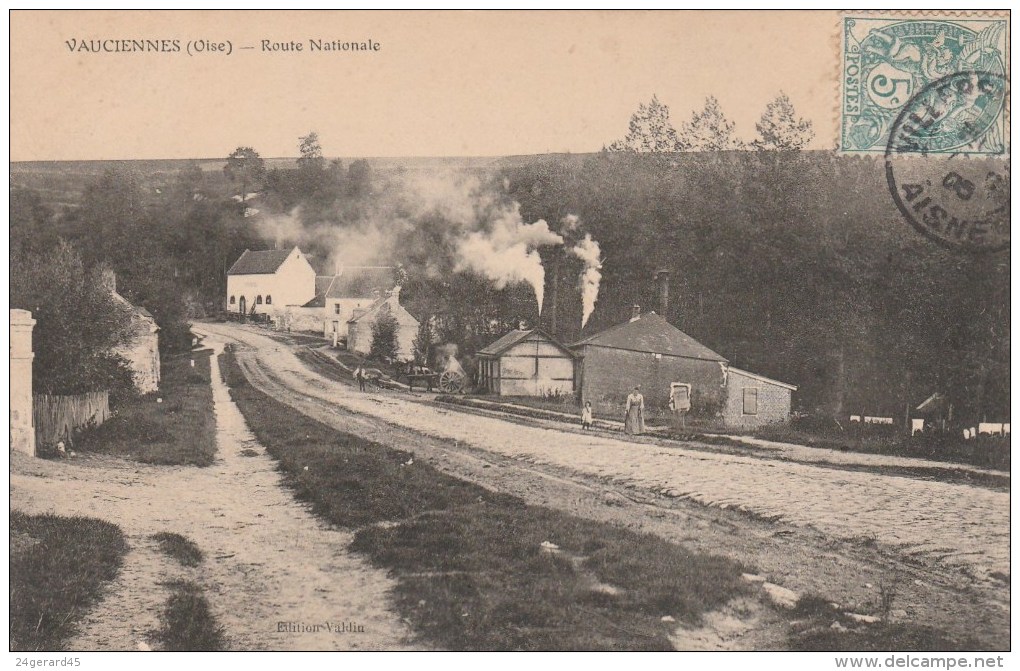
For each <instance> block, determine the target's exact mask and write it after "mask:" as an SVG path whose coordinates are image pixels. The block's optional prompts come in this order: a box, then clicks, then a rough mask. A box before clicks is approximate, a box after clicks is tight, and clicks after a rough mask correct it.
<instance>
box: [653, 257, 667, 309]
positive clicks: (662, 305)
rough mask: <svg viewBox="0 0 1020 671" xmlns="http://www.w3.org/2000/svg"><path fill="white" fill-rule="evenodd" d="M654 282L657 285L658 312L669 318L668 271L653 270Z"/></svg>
mask: <svg viewBox="0 0 1020 671" xmlns="http://www.w3.org/2000/svg"><path fill="white" fill-rule="evenodd" d="M655 282H656V284H657V285H658V287H659V314H660V315H662V316H663V318H665V319H669V271H668V270H665V269H663V270H657V271H655Z"/></svg>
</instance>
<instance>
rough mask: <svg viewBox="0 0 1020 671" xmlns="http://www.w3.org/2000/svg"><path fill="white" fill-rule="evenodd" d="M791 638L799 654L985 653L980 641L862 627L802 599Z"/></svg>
mask: <svg viewBox="0 0 1020 671" xmlns="http://www.w3.org/2000/svg"><path fill="white" fill-rule="evenodd" d="M794 615H795V616H797V620H796V622H797V623H798V624H797V626H795V627H794V628H793V629H792V631H791V633H790V637H789V643H790V649H791V650H795V651H798V652H835V651H846V652H890V651H904V650H909V651H911V652H947V651H973V650H983V649H986V646H983V645H982V644H981V643H980V642H979V641H978V640H977V639H974V638H972V637H969V636H959V635H953V634H950V633H949V632H947V631H945V630H942V629H938V628H935V627H930V626H927V625H918V624H915V623H912V622H890V621H888V619H882V620H879V621H878V622H872V623H866V622H864V623H862V622H859V621H856V620H855V619H854V618H852V617H850V616H849V615H848V614H847V613H845V612H841V611H837V610H834V609H833V608H832V607H831V606H830V605H829V602H828V600H827V599H823V598H821V597H818V596H814V595H805V596H803V597H801V599H800V601H799V602H798V604H797V608H796V610H795V611H794Z"/></svg>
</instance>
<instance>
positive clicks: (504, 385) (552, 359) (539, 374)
mask: <svg viewBox="0 0 1020 671" xmlns="http://www.w3.org/2000/svg"><path fill="white" fill-rule="evenodd" d="M574 361H575V356H574V354H573V352H571V351H570V350H569V349H568V348H567V346H566V345H564V344H563V343H561V342H560V341H558V340H556V338H554V337H552V336H551V335H549V334H548V333H546V332H545V331H543V330H541V329H530V330H520V329H519V330H514V331H511V332H510V333H507V334H506V335H505V336H503V337H502V338H500V339H499V340H497V341H496V342H494V343H492V344H491V345H489V346H487V347H485V348H483V349H481V350H479V351H478V384H479V385H480V386H481V387H483V388H485V389H487V390H488V391H490V392H492V393H494V394H500V395H502V396H560V395H564V394H573V393H574V390H575V386H574Z"/></svg>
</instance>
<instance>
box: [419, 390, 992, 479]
mask: <svg viewBox="0 0 1020 671" xmlns="http://www.w3.org/2000/svg"><path fill="white" fill-rule="evenodd" d="M435 401H436V402H437V403H445V404H448V405H457V406H462V407H468V408H479V409H482V410H499V411H500V412H504V413H506V414H508V415H516V416H519V417H528V418H532V419H551V420H556V421H564V420H566V419H567V418H565V417H563V416H562V415H564V414H567V415H571V414H577V415H578V420H577V421H578V422H579V421H580V414H579V410H578V408H577V404H576V401H574V398H573V396H572V395H564V396H559V397H545V398H543V397H527V396H492V395H484V394H482V395H478V394H475V395H470V394H469V395H464V396H454V395H450V394H441V395H439V396H436V398H435ZM493 406H501V407H493ZM616 414H619V413H618V412H617V413H616ZM602 419H617V420H620V419H622V418H620V417H615V416H614V415H613V413H612V412H610V413H608V414H607V413H606V412H599V411H598V409H596V412H595V422H596V426H598V424H599V420H602ZM668 423H669V419H668V418H665V417H664V416H663V417H660V418H659V420H658V421H656V420H655V419H654V418H652V417H650V418H649V420H648V421H647V424H648V425H649V426H662V427H663V428H662V430H660V431H658V432H656V433H655V434H654V436H655V437H656V438H663V439H667V440H671V441H677V442H682V443H700V444H703V445H712V446H714V447H719V448H726V449H733V450H736V451H738V453H753V452H755V451H757V452H767V448H762V447H756V446H754V445H752V444H750V443H745V442H743V441H740V440H737V439H735V438H730V437H729V436H728V435H719V434H747V435H750V436H754V437H756V438H762V439H765V440H773V441H776V442H783V443H791V444H795V445H802V446H804V447H816V448H824V449H831V450H837V451H840V452H857V453H863V454H879V455H886V456H897V457H912V458H917V459H926V460H929V461H941V462H944V463H947V464H966V465H971V466H978V467H982V468H988V469H993V470H1000V471H1005V472H1007V473H1008V471H1009V469H1010V454H1009V446H1010V439H1009V438H1008V437H1005V438H1001V437H993V436H978V437H977V438H975V439H972V440H966V441H965V440H962V439H957V438H955V437H944V438H942V439H937V438H932V437H930V436H925V437H920V436H918V437H915V438H909V439H908V438H905V437H903V436H895V435H889V434H888V433H884V434H876V435H870V434H868V433H865V432H863V431H860V432H858V433H853V432H846V433H842V434H841V433H833V432H815V431H810V430H806V429H803V428H795V427H791V426H788V425H770V426H765V427H761V428H759V429H756V430H754V431H745V430H740V429H735V428H730V429H727V428H726V427H722V426H719V425H718V424H717V423H711V422H705V421H703V420H699V419H697V418H694V419H690V418H689V419H688V426H687V427H686V428H680V427H672V426H668ZM603 426H606V425H603ZM610 430H611V429H610ZM818 463H825V462H818ZM830 466H831V467H834V468H843V469H845V470H868V468H867V467H861V468H854V467H847V466H846V465H841V464H835V463H834V464H830ZM894 471H895V472H898V473H900V474H903V475H906V476H908V477H920V478H930V479H933V480H939V481H942V482H962V483H965V484H974V485H977V486H981V487H990V488H1003V487H1007V488H1008V487H1009V476H1008V475H1006V474H1004V475H1003V476H1001V477H1000V476H995V475H987V474H979V473H970V472H966V471H961V470H959V469H954V468H944V469H940V468H930V467H916V468H914V467H909V466H904V467H900V468H899V469H898V470H896V469H893V468H891V467H885V466H883V467H882V472H884V473H887V474H889V473H892V472H894Z"/></svg>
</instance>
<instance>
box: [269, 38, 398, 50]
mask: <svg viewBox="0 0 1020 671" xmlns="http://www.w3.org/2000/svg"><path fill="white" fill-rule="evenodd" d="M259 47H260V48H261V49H262V51H267V52H276V51H379V50H380V49H382V44H380V43H379V42H376V41H375V40H364V41H361V42H344V41H343V40H316V39H309V40H308V43H307V47H306V45H305V42H302V41H299V40H289V41H286V42H274V41H273V40H260V41H259Z"/></svg>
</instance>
